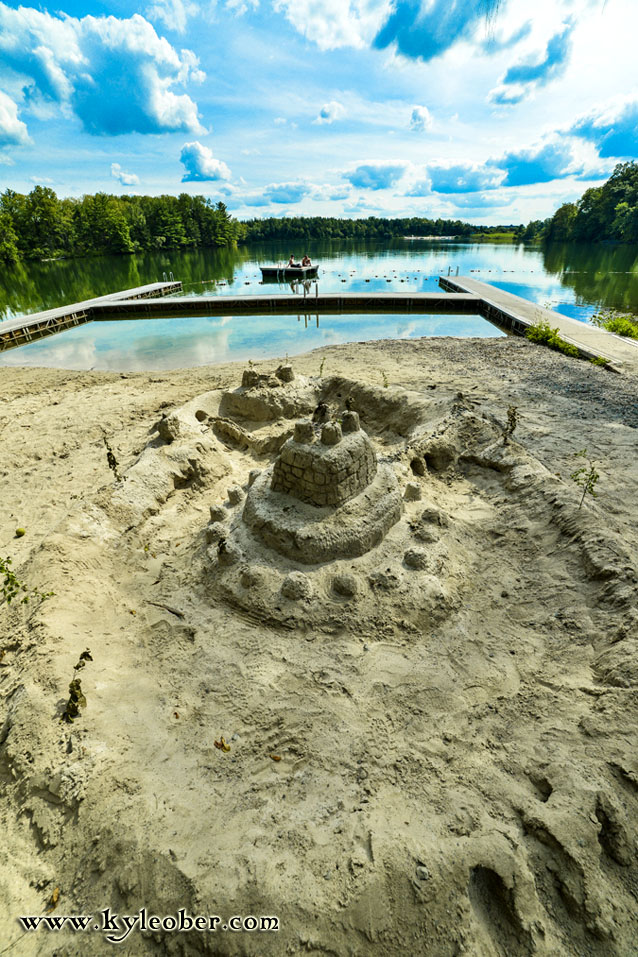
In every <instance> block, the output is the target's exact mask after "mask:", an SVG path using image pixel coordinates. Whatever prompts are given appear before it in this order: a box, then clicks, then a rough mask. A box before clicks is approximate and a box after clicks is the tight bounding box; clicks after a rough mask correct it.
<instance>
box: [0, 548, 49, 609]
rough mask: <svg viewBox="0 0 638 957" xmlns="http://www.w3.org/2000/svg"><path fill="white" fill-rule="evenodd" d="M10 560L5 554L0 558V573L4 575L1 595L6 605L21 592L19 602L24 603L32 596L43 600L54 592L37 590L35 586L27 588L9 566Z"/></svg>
mask: <svg viewBox="0 0 638 957" xmlns="http://www.w3.org/2000/svg"><path fill="white" fill-rule="evenodd" d="M11 565H12V560H11V559H10V558H9V557H8V556H7V558H0V575H4V581H3V583H2V597H3V599H4V601H6V603H7V605H10V604H11V602H12V601H13V599H14V598H17V596H18V595H20V594H21V598H20V604H21V605H26V604H27V603H28V602H29V601H31V599H32V598H39V599H40V601H44V600H45V598H50V597H51V595H53V594H55V592H52V591H46V592H42V591H38V589H37V588H32V589H29V588H28V586H27V585H25V583H24V582H22V581H20V579H19V578H18V576H17V575H16V573H15V572H14V570H13V569H12V568H11Z"/></svg>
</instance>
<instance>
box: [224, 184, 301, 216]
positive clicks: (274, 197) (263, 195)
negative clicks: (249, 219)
mask: <svg viewBox="0 0 638 957" xmlns="http://www.w3.org/2000/svg"><path fill="white" fill-rule="evenodd" d="M312 189H313V187H312V186H311V185H310V184H309V183H300V182H297V183H269V184H268V186H265V187H264V188H263V189H262V190H256V191H255V192H252V193H244V194H243V195H241V194H237V195H236V196H235V198H234V201H233V204H232V205H233V208H238V207H239V206H270V204H271V203H275V204H277V205H280V206H284V205H286V204H288V203H298V202H299V201H300V200H301V199H303V198H304V196H307V195H308V193H310V192H311V191H312ZM277 215H279V214H277Z"/></svg>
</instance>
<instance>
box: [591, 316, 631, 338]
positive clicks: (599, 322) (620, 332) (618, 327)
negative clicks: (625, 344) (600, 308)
mask: <svg viewBox="0 0 638 957" xmlns="http://www.w3.org/2000/svg"><path fill="white" fill-rule="evenodd" d="M591 321H592V322H593V324H594V325H595V326H598V328H599V329H606V330H607V332H615V333H616V335H617V336H626V337H627V338H628V339H638V319H637V318H636V317H635V316H618V315H616V314H615V313H613V312H600V313H597V314H596V315H595V316H592V317H591Z"/></svg>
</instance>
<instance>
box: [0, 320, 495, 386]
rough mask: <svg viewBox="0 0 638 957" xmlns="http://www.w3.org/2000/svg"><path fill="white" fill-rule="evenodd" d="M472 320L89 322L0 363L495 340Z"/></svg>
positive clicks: (109, 362)
mask: <svg viewBox="0 0 638 957" xmlns="http://www.w3.org/2000/svg"><path fill="white" fill-rule="evenodd" d="M499 335H502V333H500V332H499V330H498V329H496V328H495V327H494V326H492V325H490V323H488V322H486V321H485V320H484V319H481V318H480V317H478V316H447V315H446V316H410V317H409V318H407V317H406V316H396V315H369V316H351V315H347V316H344V315H322V316H321V317H320V316H319V315H317V314H310V315H308V314H300V315H299V316H297V317H295V316H236V317H234V316H215V317H204V318H201V319H192V318H185V319H147V320H118V321H117V322H91V323H88V324H87V325H84V326H77V327H74V328H72V329H69V330H67V331H66V332H63V333H61V334H60V335H57V336H51V337H50V338H48V339H42V340H40V341H39V342H33V343H29V344H28V345H26V346H21V347H20V348H19V349H13V350H10V351H9V352H5V353H2V354H1V355H0V366H49V367H54V368H62V369H100V370H114V371H120V372H124V371H143V370H150V369H177V368H187V367H190V366H200V365H209V364H214V363H219V362H227V361H234V360H239V359H243V360H246V359H262V358H271V357H274V356H282V355H284V354H285V353H288V355H296V354H299V353H301V352H307V351H308V350H309V349H314V348H317V347H318V346H322V345H333V344H338V343H345V342H352V341H353V340H354V341H364V340H372V339H409V338H416V337H419V336H478V337H486V336H499Z"/></svg>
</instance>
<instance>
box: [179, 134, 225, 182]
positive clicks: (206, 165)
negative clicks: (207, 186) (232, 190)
mask: <svg viewBox="0 0 638 957" xmlns="http://www.w3.org/2000/svg"><path fill="white" fill-rule="evenodd" d="M179 158H180V161H181V163H182V166H183V167H184V169H185V170H186V172H185V173H184V175H183V176H182V183H201V182H207V181H209V180H224V179H230V176H231V173H230V170H229V168H228V167H227V166H226V164H225V163H223V162H222V161H221V160H218V159H215V157H214V156H213V152H212V150H211V149H209V147H208V146H203V145H202V144H201V143H198V142H197V140H195V142H194V143H184V146H183V147H182V152H181V153H180V156H179Z"/></svg>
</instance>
